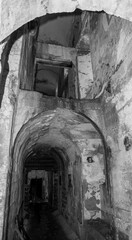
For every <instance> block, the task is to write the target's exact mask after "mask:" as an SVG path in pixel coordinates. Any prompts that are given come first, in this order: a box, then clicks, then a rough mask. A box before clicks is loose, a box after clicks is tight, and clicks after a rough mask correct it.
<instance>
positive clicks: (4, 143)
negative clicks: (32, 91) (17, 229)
mask: <svg viewBox="0 0 132 240" xmlns="http://www.w3.org/2000/svg"><path fill="white" fill-rule="evenodd" d="M20 49H21V39H19V40H18V41H17V42H16V43H15V44H14V45H13V47H12V50H11V52H10V56H9V64H10V71H9V74H8V77H7V81H6V85H5V92H4V97H3V101H2V106H1V109H0V159H1V160H0V176H1V181H0V239H1V236H2V229H3V218H4V217H5V218H6V215H7V208H6V206H5V201H6V187H7V185H6V184H8V182H7V176H8V175H7V173H8V170H9V166H10V162H9V151H10V137H11V126H12V116H13V106H14V103H15V99H16V94H17V87H18V66H19V59H20ZM4 210H5V215H4V217H3V213H4Z"/></svg>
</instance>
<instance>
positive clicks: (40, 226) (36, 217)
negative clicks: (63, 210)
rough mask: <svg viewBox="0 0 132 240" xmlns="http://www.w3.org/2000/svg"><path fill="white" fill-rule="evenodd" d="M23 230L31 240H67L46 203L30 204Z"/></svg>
mask: <svg viewBox="0 0 132 240" xmlns="http://www.w3.org/2000/svg"><path fill="white" fill-rule="evenodd" d="M24 228H25V230H26V232H27V234H28V236H29V239H31V240H62V239H63V240H67V237H66V235H65V233H64V232H63V230H62V229H61V227H60V225H59V224H58V223H57V221H56V220H55V218H54V216H53V215H52V209H51V208H50V207H49V206H48V203H43V204H41V203H35V204H30V206H29V209H28V215H27V217H26V218H25V220H24Z"/></svg>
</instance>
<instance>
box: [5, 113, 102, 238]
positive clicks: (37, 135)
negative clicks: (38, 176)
mask: <svg viewBox="0 0 132 240" xmlns="http://www.w3.org/2000/svg"><path fill="white" fill-rule="evenodd" d="M103 144H104V143H103V141H102V138H101V135H100V132H99V131H98V130H97V128H95V125H94V124H93V122H92V121H91V120H90V119H89V118H86V117H85V116H83V115H81V114H78V113H75V112H73V111H71V110H67V109H61V108H57V109H55V110H51V111H46V112H42V113H40V114H38V115H37V116H35V117H34V118H32V119H30V120H29V121H28V122H27V123H26V124H25V125H23V126H22V128H21V130H20V131H19V133H18V135H17V137H16V139H15V143H14V150H13V172H12V182H11V186H12V187H11V198H10V209H9V218H8V238H9V236H10V239H11V236H13V230H14V227H15V218H16V216H17V214H18V212H19V210H20V207H21V204H22V202H23V200H24V193H25V192H24V189H25V183H26V184H27V176H28V173H29V172H30V171H31V170H35V171H39V170H44V171H46V172H48V177H49V187H48V202H49V204H50V205H51V206H52V207H53V208H54V209H57V210H58V211H59V212H60V214H62V215H63V217H64V218H65V219H66V221H67V223H68V224H69V225H70V226H71V228H72V229H73V231H75V232H76V234H77V235H78V236H79V237H80V238H81V239H82V237H83V234H84V231H85V230H84V225H85V221H87V220H90V219H96V218H101V217H102V216H101V209H102V207H103V206H102V203H101V198H102V197H103V196H102V195H101V190H100V186H101V185H102V184H104V182H105V174H104V168H105V164H104V162H105V159H104V158H105V156H104V145H103ZM23 214H24V212H23ZM23 217H24V216H23Z"/></svg>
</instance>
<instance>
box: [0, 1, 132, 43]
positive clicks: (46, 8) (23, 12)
mask: <svg viewBox="0 0 132 240" xmlns="http://www.w3.org/2000/svg"><path fill="white" fill-rule="evenodd" d="M76 8H80V9H82V10H89V11H102V10H103V11H106V12H107V13H108V14H111V15H115V16H120V17H122V18H125V19H128V20H130V21H131V20H132V4H131V3H130V1H129V0H126V1H123V0H120V1H117V0H112V1H111V0H108V1H105V0H101V1H98V0H95V1H94V2H93V1H87V0H75V1H73V0H68V2H65V0H58V1H54V0H44V1H38V0H35V1H34V2H33V3H32V4H31V3H30V1H26V0H25V1H22V0H21V1H19V2H18V1H17V0H15V1H13V2H12V1H11V0H10V1H9V0H6V1H5V0H3V1H1V5H0V16H1V19H0V41H2V40H3V39H4V38H6V37H7V36H8V35H10V34H11V33H12V32H13V31H14V30H16V29H18V28H19V27H20V26H22V25H24V24H25V23H27V22H29V21H31V20H33V19H35V18H36V17H40V16H43V15H45V14H47V13H57V12H73V11H74V10H75V9H76Z"/></svg>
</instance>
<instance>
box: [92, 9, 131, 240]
mask: <svg viewBox="0 0 132 240" xmlns="http://www.w3.org/2000/svg"><path fill="white" fill-rule="evenodd" d="M90 27H91V31H90V32H91V34H90V36H91V37H90V41H91V54H92V65H93V74H94V85H93V89H92V91H93V97H95V96H96V95H97V94H98V93H99V91H101V89H102V88H103V86H105V87H104V89H105V90H104V95H103V99H102V108H103V113H104V120H105V127H106V139H107V143H108V145H109V147H110V149H111V152H110V155H111V157H110V170H111V171H110V175H111V186H110V187H111V192H112V198H113V199H112V201H113V206H112V209H111V210H110V209H109V210H108V211H109V213H110V214H112V215H113V217H114V222H115V226H116V227H117V229H119V230H120V231H122V232H124V233H125V234H126V236H127V235H130V234H131V233H130V232H131V231H130V230H131V199H132V177H131V175H132V174H131V173H132V148H131V139H132V99H131V92H132V68H131V65H132V55H131V54H130V53H131V51H132V24H131V22H129V21H127V20H123V19H121V18H117V17H114V16H108V15H106V14H105V13H101V14H97V13H95V14H94V19H93V18H92V19H91V22H90ZM106 83H107V84H106ZM125 137H127V138H125ZM120 237H121V236H120V232H119V239H120ZM130 239H131V236H130Z"/></svg>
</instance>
